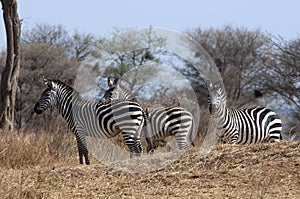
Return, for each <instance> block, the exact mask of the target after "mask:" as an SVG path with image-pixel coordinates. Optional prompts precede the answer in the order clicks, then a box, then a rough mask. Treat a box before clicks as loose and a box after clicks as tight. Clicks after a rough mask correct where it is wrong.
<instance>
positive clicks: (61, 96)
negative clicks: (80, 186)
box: [34, 79, 144, 165]
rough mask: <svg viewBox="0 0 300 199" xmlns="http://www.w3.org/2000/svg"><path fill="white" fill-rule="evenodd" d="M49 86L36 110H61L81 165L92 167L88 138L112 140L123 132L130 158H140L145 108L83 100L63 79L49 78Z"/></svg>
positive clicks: (39, 112)
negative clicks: (75, 145)
mask: <svg viewBox="0 0 300 199" xmlns="http://www.w3.org/2000/svg"><path fill="white" fill-rule="evenodd" d="M45 83H46V85H47V86H48V87H47V88H46V89H45V90H44V92H43V93H42V95H41V97H40V99H39V100H38V102H37V103H36V105H35V107H34V111H35V113H37V114H41V113H43V112H44V111H45V110H46V109H48V108H57V109H58V110H59V113H60V114H61V115H62V117H63V118H64V119H65V120H66V122H67V124H68V127H69V129H70V130H71V131H72V132H73V133H74V134H75V136H76V140H77V146H78V153H79V163H80V164H83V156H84V158H85V163H86V164H87V165H89V164H90V161H89V157H88V149H87V144H86V140H85V136H91V137H97V138H111V137H114V136H116V135H118V134H119V133H122V135H123V138H124V142H125V144H126V145H127V146H128V148H129V150H130V155H131V156H132V155H133V154H134V155H140V154H141V153H142V146H141V143H140V133H141V130H142V127H143V123H144V117H143V109H142V108H141V107H140V105H139V104H138V103H135V102H132V101H125V100H122V101H114V102H112V103H106V104H102V103H95V102H91V101H88V100H84V99H82V98H81V96H80V94H79V93H78V92H77V91H76V90H74V89H73V88H72V87H70V86H68V85H66V84H65V83H63V82H61V81H59V80H51V79H45Z"/></svg>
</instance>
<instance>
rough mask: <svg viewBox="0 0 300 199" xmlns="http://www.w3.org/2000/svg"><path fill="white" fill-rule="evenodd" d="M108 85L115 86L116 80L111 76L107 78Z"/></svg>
mask: <svg viewBox="0 0 300 199" xmlns="http://www.w3.org/2000/svg"><path fill="white" fill-rule="evenodd" d="M107 85H108V87H113V86H114V82H113V81H112V80H111V77H110V76H109V77H108V78H107Z"/></svg>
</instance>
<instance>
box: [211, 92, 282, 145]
mask: <svg viewBox="0 0 300 199" xmlns="http://www.w3.org/2000/svg"><path fill="white" fill-rule="evenodd" d="M223 90H224V89H222V88H218V89H217V90H216V91H214V92H209V96H208V103H209V111H210V113H211V115H212V116H213V117H218V118H220V120H219V124H218V128H219V129H220V130H221V132H222V133H221V135H219V137H220V138H221V139H222V140H223V141H224V142H225V143H229V144H254V143H262V142H266V141H269V142H279V141H280V140H282V135H281V130H282V123H281V119H280V118H279V116H278V115H277V114H276V113H275V112H274V111H272V110H271V109H268V108H265V107H253V108H248V109H235V108H227V106H226V95H225V92H224V91H223Z"/></svg>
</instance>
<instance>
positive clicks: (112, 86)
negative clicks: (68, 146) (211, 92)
mask: <svg viewBox="0 0 300 199" xmlns="http://www.w3.org/2000/svg"><path fill="white" fill-rule="evenodd" d="M117 81H118V79H115V80H114V81H112V80H111V79H110V78H108V86H109V89H108V90H106V92H105V94H104V96H103V98H102V99H101V101H102V102H103V101H104V102H111V101H115V100H119V99H124V100H136V99H135V98H133V97H132V96H131V94H130V93H129V92H128V91H127V90H126V89H124V88H121V87H120V86H119V85H117ZM145 112H146V118H145V121H146V122H145V127H146V128H144V136H145V138H146V142H147V152H148V153H149V152H153V150H154V149H155V146H157V145H156V144H153V143H152V140H154V141H156V140H160V139H164V138H166V137H168V136H175V139H176V141H177V145H178V147H179V149H180V150H184V149H187V148H188V145H189V143H190V144H191V145H194V143H193V142H192V140H193V138H192V134H193V130H194V129H193V128H194V120H193V116H192V114H191V113H190V112H189V111H187V110H186V109H184V108H182V107H164V108H156V109H149V108H146V109H145Z"/></svg>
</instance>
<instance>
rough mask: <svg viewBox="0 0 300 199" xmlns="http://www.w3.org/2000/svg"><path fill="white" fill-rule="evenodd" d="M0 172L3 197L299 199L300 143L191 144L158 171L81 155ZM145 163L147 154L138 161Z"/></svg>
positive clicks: (1, 194) (0, 191) (0, 190)
mask: <svg viewBox="0 0 300 199" xmlns="http://www.w3.org/2000/svg"><path fill="white" fill-rule="evenodd" d="M72 158H74V160H73V161H71V163H68V164H69V165H64V164H63V162H53V163H50V164H47V165H43V164H41V165H40V166H34V167H29V168H24V169H23V168H22V169H2V170H1V171H0V186H1V189H0V198H300V144H299V142H298V143H295V142H281V143H275V144H258V145H248V146H229V145H218V146H217V147H216V148H215V149H214V150H213V151H212V152H211V153H210V154H209V155H208V156H206V157H205V158H200V157H199V149H198V148H197V147H196V148H192V149H190V150H189V151H188V152H186V153H185V154H184V155H182V157H180V158H179V159H178V160H176V161H175V162H173V163H171V164H169V165H168V166H166V167H165V168H162V169H161V170H159V171H150V172H146V173H128V172H125V171H120V170H116V169H112V168H110V167H107V166H105V165H103V164H101V162H97V161H96V160H95V159H92V164H91V165H90V166H81V165H78V160H77V156H75V155H74V157H72ZM139 161H140V162H141V164H142V162H143V161H142V159H141V160H139Z"/></svg>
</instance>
